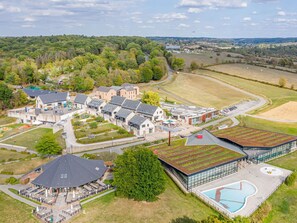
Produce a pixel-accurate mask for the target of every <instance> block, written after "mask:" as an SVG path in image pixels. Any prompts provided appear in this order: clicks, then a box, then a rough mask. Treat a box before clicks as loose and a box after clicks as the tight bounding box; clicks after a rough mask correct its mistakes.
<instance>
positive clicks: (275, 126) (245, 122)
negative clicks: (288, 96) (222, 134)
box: [236, 116, 297, 136]
mask: <svg viewBox="0 0 297 223" xmlns="http://www.w3.org/2000/svg"><path fill="white" fill-rule="evenodd" d="M236 118H237V119H238V121H239V122H240V125H242V126H246V127H251V128H256V129H263V130H268V131H273V132H280V133H285V134H290V135H296V136H297V123H283V122H281V123H280V122H272V121H268V120H264V119H259V118H254V117H250V116H238V117H236Z"/></svg>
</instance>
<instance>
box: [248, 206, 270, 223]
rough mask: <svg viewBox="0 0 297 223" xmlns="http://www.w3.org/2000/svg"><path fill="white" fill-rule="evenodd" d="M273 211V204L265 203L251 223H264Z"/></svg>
mask: <svg viewBox="0 0 297 223" xmlns="http://www.w3.org/2000/svg"><path fill="white" fill-rule="evenodd" d="M271 210H272V207H271V204H270V203H269V202H267V201H265V202H264V203H263V204H262V205H261V207H260V208H259V209H258V210H257V211H256V212H255V213H254V214H253V215H252V217H251V222H252V223H262V222H263V220H264V219H265V218H266V217H267V215H268V214H269V212H270V211H271Z"/></svg>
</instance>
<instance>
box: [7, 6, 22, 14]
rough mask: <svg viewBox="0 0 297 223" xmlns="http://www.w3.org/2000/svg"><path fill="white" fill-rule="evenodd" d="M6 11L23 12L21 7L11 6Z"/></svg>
mask: <svg viewBox="0 0 297 223" xmlns="http://www.w3.org/2000/svg"><path fill="white" fill-rule="evenodd" d="M6 11H7V12H12V13H15V12H21V11H22V10H21V9H20V8H19V7H14V6H10V7H7V8H6Z"/></svg>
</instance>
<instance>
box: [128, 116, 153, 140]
mask: <svg viewBox="0 0 297 223" xmlns="http://www.w3.org/2000/svg"><path fill="white" fill-rule="evenodd" d="M128 125H129V130H130V131H132V132H133V133H134V134H135V135H137V136H144V135H146V134H149V133H153V132H155V125H154V124H153V123H152V122H151V121H150V120H149V119H148V118H145V117H143V116H140V115H134V116H133V117H132V118H131V119H130V121H129V122H128Z"/></svg>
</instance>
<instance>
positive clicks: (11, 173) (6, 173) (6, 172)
mask: <svg viewBox="0 0 297 223" xmlns="http://www.w3.org/2000/svg"><path fill="white" fill-rule="evenodd" d="M0 174H5V175H13V171H8V170H2V171H1V172H0Z"/></svg>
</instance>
